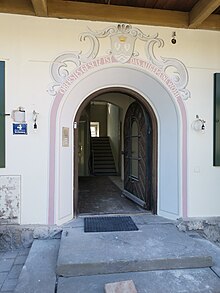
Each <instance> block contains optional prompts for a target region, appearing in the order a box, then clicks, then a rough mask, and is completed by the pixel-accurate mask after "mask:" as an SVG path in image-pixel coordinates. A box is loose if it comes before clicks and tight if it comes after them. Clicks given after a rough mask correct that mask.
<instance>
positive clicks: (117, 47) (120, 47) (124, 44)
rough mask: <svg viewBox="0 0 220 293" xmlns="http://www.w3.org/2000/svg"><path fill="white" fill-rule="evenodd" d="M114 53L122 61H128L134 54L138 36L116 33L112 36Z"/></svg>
mask: <svg viewBox="0 0 220 293" xmlns="http://www.w3.org/2000/svg"><path fill="white" fill-rule="evenodd" d="M110 38H111V47H112V50H111V51H112V55H113V56H114V58H115V59H116V60H117V61H118V62H121V63H126V62H127V61H128V60H129V59H130V58H131V56H132V54H133V51H134V44H135V40H136V38H134V37H133V36H131V35H128V34H115V35H112V36H111V37H110Z"/></svg>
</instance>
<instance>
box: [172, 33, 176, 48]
mask: <svg viewBox="0 0 220 293" xmlns="http://www.w3.org/2000/svg"><path fill="white" fill-rule="evenodd" d="M171 43H172V44H173V45H175V44H176V32H173V33H172V39H171Z"/></svg>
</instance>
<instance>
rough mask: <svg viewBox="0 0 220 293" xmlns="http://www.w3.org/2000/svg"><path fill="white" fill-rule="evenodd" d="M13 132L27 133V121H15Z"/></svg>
mask: <svg viewBox="0 0 220 293" xmlns="http://www.w3.org/2000/svg"><path fill="white" fill-rule="evenodd" d="M13 134H27V123H13Z"/></svg>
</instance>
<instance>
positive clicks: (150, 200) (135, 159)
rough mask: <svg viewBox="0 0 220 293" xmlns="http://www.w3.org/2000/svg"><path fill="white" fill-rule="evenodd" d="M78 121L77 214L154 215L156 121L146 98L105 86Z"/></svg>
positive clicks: (84, 107) (88, 101)
mask: <svg viewBox="0 0 220 293" xmlns="http://www.w3.org/2000/svg"><path fill="white" fill-rule="evenodd" d="M132 109H133V110H132ZM76 120H78V125H79V127H78V129H77V131H76V132H75V150H76V149H78V152H77V153H78V156H76V155H75V164H76V166H78V170H77V168H76V169H75V175H77V176H75V177H74V178H77V184H75V186H78V189H76V188H75V193H74V199H75V207H76V210H75V213H76V214H132V213H133V214H134V213H146V212H150V213H154V214H155V213H156V211H157V180H156V178H157V122H156V117H155V114H154V111H153V109H152V107H151V106H150V105H149V103H148V102H147V101H146V100H145V99H144V98H143V97H142V96H140V95H139V94H137V93H135V92H133V91H131V90H128V89H121V88H120V89H114V90H113V89H105V90H102V91H98V92H96V93H94V94H93V95H91V96H90V97H87V99H86V100H85V101H84V102H83V104H82V105H81V107H80V109H79V110H78V113H77V116H76ZM75 153H76V152H75ZM76 193H77V194H76Z"/></svg>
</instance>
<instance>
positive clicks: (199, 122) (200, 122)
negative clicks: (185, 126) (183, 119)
mask: <svg viewBox="0 0 220 293" xmlns="http://www.w3.org/2000/svg"><path fill="white" fill-rule="evenodd" d="M205 123H206V121H205V120H204V119H201V118H199V115H196V119H195V120H194V121H193V123H192V128H193V129H194V130H195V131H204V130H205Z"/></svg>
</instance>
